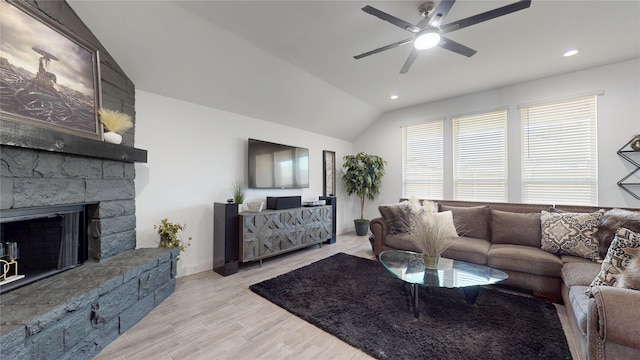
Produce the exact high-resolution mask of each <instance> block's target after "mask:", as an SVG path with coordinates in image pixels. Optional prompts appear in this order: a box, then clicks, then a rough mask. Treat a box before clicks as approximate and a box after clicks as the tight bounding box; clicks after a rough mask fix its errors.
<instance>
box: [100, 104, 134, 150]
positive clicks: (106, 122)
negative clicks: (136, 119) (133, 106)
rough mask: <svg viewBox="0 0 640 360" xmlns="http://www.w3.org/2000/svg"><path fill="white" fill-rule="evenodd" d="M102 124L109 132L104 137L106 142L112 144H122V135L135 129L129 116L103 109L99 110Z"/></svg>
mask: <svg viewBox="0 0 640 360" xmlns="http://www.w3.org/2000/svg"><path fill="white" fill-rule="evenodd" d="M98 115H99V116H100V122H101V123H102V125H103V126H104V128H105V129H106V130H107V131H106V132H105V133H104V134H103V136H104V141H106V142H108V143H112V144H120V143H121V142H122V135H121V134H122V133H124V132H125V131H127V130H129V129H131V128H132V127H133V121H131V116H129V115H128V114H124V113H121V112H119V111H115V110H109V109H103V108H101V109H100V110H98Z"/></svg>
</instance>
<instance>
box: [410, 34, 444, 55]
mask: <svg viewBox="0 0 640 360" xmlns="http://www.w3.org/2000/svg"><path fill="white" fill-rule="evenodd" d="M439 43H440V34H438V32H437V31H435V30H433V29H429V30H426V31H424V32H422V33H420V34H419V35H418V36H416V39H415V40H414V41H413V47H415V48H416V50H426V49H431V48H432V47H434V46H436V45H438V44H439Z"/></svg>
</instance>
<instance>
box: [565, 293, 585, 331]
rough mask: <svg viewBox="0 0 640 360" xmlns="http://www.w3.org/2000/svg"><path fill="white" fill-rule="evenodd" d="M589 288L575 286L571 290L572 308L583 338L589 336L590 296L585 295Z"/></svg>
mask: <svg viewBox="0 0 640 360" xmlns="http://www.w3.org/2000/svg"><path fill="white" fill-rule="evenodd" d="M587 288H588V287H587V286H573V287H571V288H570V289H569V301H570V302H571V308H572V309H573V314H574V315H575V317H576V322H577V323H578V328H579V329H580V332H581V333H582V335H583V336H586V335H587V317H588V315H589V296H587V295H586V294H585V291H586V290H587Z"/></svg>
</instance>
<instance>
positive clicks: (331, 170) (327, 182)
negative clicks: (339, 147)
mask: <svg viewBox="0 0 640 360" xmlns="http://www.w3.org/2000/svg"><path fill="white" fill-rule="evenodd" d="M322 175H323V181H322V195H323V196H335V194H336V153H335V151H329V150H324V151H322Z"/></svg>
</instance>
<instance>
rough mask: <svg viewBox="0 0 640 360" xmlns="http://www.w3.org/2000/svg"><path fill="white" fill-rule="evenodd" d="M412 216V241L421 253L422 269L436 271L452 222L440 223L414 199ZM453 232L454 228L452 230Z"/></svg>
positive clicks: (447, 241)
mask: <svg viewBox="0 0 640 360" xmlns="http://www.w3.org/2000/svg"><path fill="white" fill-rule="evenodd" d="M411 205H412V216H413V217H414V218H413V220H414V222H415V227H414V229H413V232H412V233H413V239H414V241H415V243H416V245H417V246H418V249H420V252H422V255H423V259H424V267H425V268H426V269H437V268H438V262H439V260H440V255H442V252H443V251H444V250H446V249H447V247H449V245H450V243H449V240H448V238H449V237H450V236H451V235H452V229H451V226H453V218H452V221H451V222H450V223H449V222H445V221H440V220H439V219H438V217H437V214H438V213H436V212H433V211H432V209H430V208H428V207H423V206H421V205H420V204H419V203H418V200H416V199H415V198H412V199H411ZM453 232H455V227H454V228H453Z"/></svg>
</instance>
